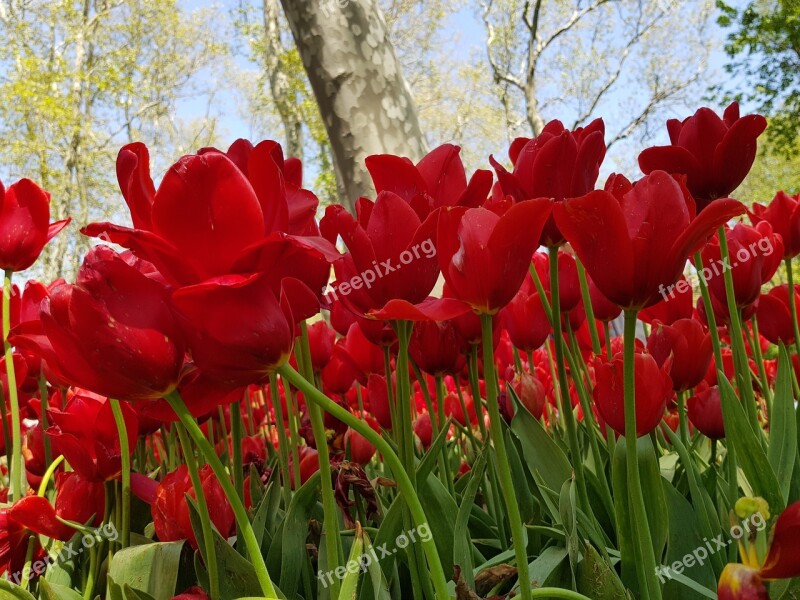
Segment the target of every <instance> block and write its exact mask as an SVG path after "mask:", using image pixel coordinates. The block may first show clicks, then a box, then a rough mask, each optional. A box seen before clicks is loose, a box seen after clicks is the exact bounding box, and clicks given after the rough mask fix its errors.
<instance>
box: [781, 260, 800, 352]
mask: <svg viewBox="0 0 800 600" xmlns="http://www.w3.org/2000/svg"><path fill="white" fill-rule="evenodd" d="M784 264H785V265H786V282H787V285H788V287H789V298H790V300H789V312H790V313H791V315H792V329H793V330H794V349H795V352H796V353H797V357H798V358H800V326H798V320H797V305H796V304H795V303H794V273H793V272H792V259H791V258H787V259H785V260H784Z"/></svg>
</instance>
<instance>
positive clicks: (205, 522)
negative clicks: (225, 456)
mask: <svg viewBox="0 0 800 600" xmlns="http://www.w3.org/2000/svg"><path fill="white" fill-rule="evenodd" d="M175 429H176V430H177V432H178V439H180V442H181V448H182V449H183V456H184V459H185V460H186V468H187V470H188V471H189V478H190V479H191V480H192V489H194V495H195V499H196V500H197V511H198V512H199V513H200V528H201V529H202V531H203V549H204V550H205V552H201V555H202V556H203V560H204V561H205V563H206V570H207V571H208V585H209V588H210V589H209V592H210V595H211V600H217V599H218V598H219V571H218V569H217V551H216V549H215V548H214V535H213V532H212V530H211V515H210V514H209V512H208V502H206V494H205V492H204V491H203V482H202V481H201V480H200V471H199V470H198V468H197V461H196V460H195V458H194V448H193V447H192V445H191V444H190V443H189V438H188V437H186V431H185V430H184V428H183V426H182V425H181V424H180V423H176V424H175Z"/></svg>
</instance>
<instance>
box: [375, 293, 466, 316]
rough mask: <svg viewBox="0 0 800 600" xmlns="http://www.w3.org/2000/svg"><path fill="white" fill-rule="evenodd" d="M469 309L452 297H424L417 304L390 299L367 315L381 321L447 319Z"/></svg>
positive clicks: (464, 312)
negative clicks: (380, 307)
mask: <svg viewBox="0 0 800 600" xmlns="http://www.w3.org/2000/svg"><path fill="white" fill-rule="evenodd" d="M470 310H471V308H470V307H469V305H468V304H465V303H464V302H461V301H460V300H455V299H454V298H426V299H425V300H423V301H422V302H420V303H418V304H411V303H410V302H408V301H406V300H390V301H389V302H387V303H386V305H385V306H384V307H383V308H382V309H380V310H372V311H370V312H369V317H371V318H374V319H379V320H383V321H396V320H403V321H447V320H449V319H454V318H455V317H460V316H461V315H463V314H466V313H468V312H469V311H470Z"/></svg>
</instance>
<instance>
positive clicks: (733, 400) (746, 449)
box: [718, 373, 786, 514]
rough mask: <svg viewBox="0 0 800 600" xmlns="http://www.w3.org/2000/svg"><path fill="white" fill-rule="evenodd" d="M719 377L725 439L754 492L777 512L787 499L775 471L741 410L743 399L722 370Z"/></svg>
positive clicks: (757, 433)
mask: <svg viewBox="0 0 800 600" xmlns="http://www.w3.org/2000/svg"><path fill="white" fill-rule="evenodd" d="M718 380H719V382H720V385H719V389H720V396H721V398H722V416H723V420H724V422H725V434H726V435H725V439H726V441H727V442H728V443H729V444H733V447H734V449H735V450H736V458H737V459H738V461H739V466H740V467H741V469H742V471H743V472H744V474H745V477H747V481H748V482H749V483H750V485H751V487H752V488H753V492H755V494H757V495H759V496H761V497H763V498H764V499H765V500H766V501H767V502H768V503H769V508H770V511H771V512H772V513H773V514H779V513H780V512H782V511H783V509H784V508H785V507H786V503H785V502H784V500H783V493H782V492H781V488H780V485H779V484H778V479H777V478H776V476H775V472H774V471H773V470H772V467H771V466H770V463H769V460H768V459H767V455H766V453H765V452H764V447H763V446H762V445H761V441H760V440H759V438H758V435H760V434H761V432H760V431H759V432H755V431H753V428H752V427H751V426H750V423H749V422H748V420H747V416H746V415H745V413H744V407H743V406H742V403H741V402H740V401H739V399H738V398H737V397H736V392H734V390H733V387H731V384H730V383H729V382H728V380H727V379H726V378H725V376H724V375H723V374H722V373H720V374H719V377H718ZM732 500H733V501H735V500H736V499H735V498H734V499H732Z"/></svg>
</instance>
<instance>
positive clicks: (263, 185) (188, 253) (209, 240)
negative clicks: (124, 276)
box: [82, 141, 337, 294]
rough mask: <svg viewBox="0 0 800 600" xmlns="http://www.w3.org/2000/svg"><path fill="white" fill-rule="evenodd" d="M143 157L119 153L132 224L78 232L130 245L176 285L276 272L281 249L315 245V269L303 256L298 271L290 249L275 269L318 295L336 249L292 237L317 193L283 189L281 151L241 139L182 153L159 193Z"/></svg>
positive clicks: (304, 223)
mask: <svg viewBox="0 0 800 600" xmlns="http://www.w3.org/2000/svg"><path fill="white" fill-rule="evenodd" d="M148 160H149V157H148V153H147V149H146V148H145V147H144V146H143V145H142V144H129V145H128V146H125V147H124V148H123V149H122V150H121V151H120V153H119V156H118V158H117V175H118V179H119V182H120V189H121V190H122V193H123V196H124V197H125V200H126V202H127V203H128V207H129V208H130V210H131V217H132V220H133V224H134V228H133V229H131V228H127V227H121V226H118V225H114V224H112V223H93V224H91V225H89V226H87V227H85V228H84V229H83V230H82V231H83V232H84V233H85V234H87V235H91V236H94V237H102V238H103V239H107V240H109V241H111V242H113V243H116V244H119V245H121V246H124V247H126V248H129V249H130V250H132V251H133V252H134V253H135V254H136V255H137V256H139V257H141V258H144V259H145V260H147V261H149V262H151V263H153V264H154V265H155V266H156V268H157V269H158V271H159V273H161V274H162V275H163V276H164V277H165V278H166V279H167V280H168V281H169V282H170V283H172V284H176V285H192V284H196V283H199V282H202V281H205V280H207V279H213V278H215V277H220V276H223V275H228V274H231V273H253V272H257V271H263V270H265V269H264V267H263V266H262V263H267V264H268V265H269V267H270V270H272V271H276V267H275V266H274V265H275V262H276V260H275V255H276V254H277V253H279V252H281V251H283V252H284V253H285V248H286V246H287V245H289V246H296V245H300V246H303V247H304V248H305V249H310V248H313V249H314V251H315V254H316V255H317V257H318V258H319V259H320V260H319V264H318V265H317V266H316V267H315V268H313V269H309V268H308V264H307V262H306V261H305V259H306V258H307V257H306V256H305V254H302V253H301V256H300V260H301V263H300V264H305V265H306V268H301V267H299V266H298V265H297V264H296V263H295V262H294V260H293V259H294V255H293V254H291V253H288V254H286V255H285V256H284V257H282V260H281V261H280V265H279V269H282V270H283V271H282V273H284V274H290V275H292V276H293V277H295V278H302V281H303V283H304V284H305V285H306V286H308V287H309V288H310V289H311V290H313V292H314V293H315V294H321V292H322V288H323V286H324V285H325V283H326V282H327V275H328V270H327V269H326V268H325V267H326V263H327V262H328V261H329V260H330V259H332V258H333V257H334V256H336V255H337V253H336V252H335V250H334V249H333V248H332V246H331V245H330V244H328V243H327V242H326V241H325V240H322V239H321V238H319V237H308V238H298V237H296V236H297V235H299V234H302V233H307V232H308V230H309V229H312V230H313V229H315V228H316V226H313V227H312V226H311V225H310V224H309V221H308V214H309V213H310V214H311V217H312V220H313V214H314V212H315V211H316V198H315V197H313V195H311V196H309V194H310V193H309V192H305V193H300V192H297V193H287V188H286V185H285V184H286V179H285V178H284V177H283V175H282V173H281V170H282V169H284V168H285V165H284V164H283V156H282V152H281V151H280V146H278V145H277V144H276V143H275V142H271V141H265V142H262V143H260V144H258V145H257V146H256V147H255V148H251V147H250V146H249V142H244V141H241V142H237V143H235V144H234V146H232V147H231V149H230V150H229V154H227V155H226V154H223V153H222V152H219V151H217V150H211V149H210V150H205V151H203V152H202V153H200V154H197V155H190V156H184V157H183V158H181V159H180V160H179V161H178V162H177V163H176V164H174V165H173V166H172V167H170V169H169V170H168V171H167V173H166V175H164V178H163V179H162V181H161V184H160V186H159V188H158V190H157V191H156V190H155V188H154V186H153V183H152V181H151V179H150V172H149V165H148ZM234 160H235V161H236V162H234ZM245 162H246V164H247V167H246V169H245V170H246V171H247V172H246V173H245V172H243V171H242V169H243V168H245V166H244V165H245ZM237 165H239V166H237ZM248 176H249V179H248ZM290 200H291V201H292V203H293V204H292V206H293V207H294V208H295V209H297V211H298V214H295V213H294V212H293V209H292V208H290V205H289V202H290ZM311 233H313V234H316V232H315V231H311ZM287 234H289V235H287Z"/></svg>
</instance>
